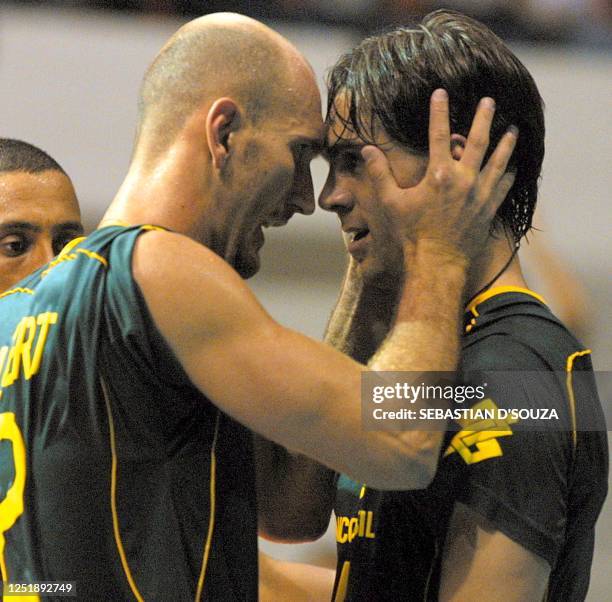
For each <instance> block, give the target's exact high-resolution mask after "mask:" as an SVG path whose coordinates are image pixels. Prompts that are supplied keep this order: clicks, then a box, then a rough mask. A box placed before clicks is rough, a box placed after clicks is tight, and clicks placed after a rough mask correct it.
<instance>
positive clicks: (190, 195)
mask: <svg viewBox="0 0 612 602" xmlns="http://www.w3.org/2000/svg"><path fill="white" fill-rule="evenodd" d="M197 159H198V158H197V157H194V152H193V150H191V149H189V148H186V145H185V144H181V143H180V142H178V143H177V144H175V145H173V146H172V147H171V148H170V149H169V150H168V151H167V152H165V153H164V154H163V155H161V156H160V157H159V158H157V159H156V160H154V161H145V160H143V159H142V158H139V156H138V155H136V156H135V158H134V160H133V161H132V164H131V166H130V170H129V172H128V174H127V176H126V178H125V180H124V181H123V183H122V185H121V187H120V188H119V191H118V192H117V195H116V196H115V198H114V199H113V202H112V203H111V205H110V206H109V208H108V209H107V211H106V213H105V214H104V216H103V218H102V222H101V223H100V225H101V226H103V225H104V224H106V223H109V222H122V223H126V224H129V225H135V224H154V225H158V226H163V227H165V228H168V229H170V230H173V231H175V232H180V233H181V234H185V235H187V236H190V237H191V238H194V239H196V240H200V241H201V242H204V241H202V238H203V234H202V232H203V225H202V223H201V222H202V218H203V214H204V212H205V211H204V210H205V207H204V206H203V205H204V204H205V202H206V200H205V199H203V198H202V197H203V195H202V193H201V191H202V190H203V189H204V184H203V182H202V181H201V180H200V179H199V177H198V174H204V177H206V174H207V170H206V169H205V167H204V166H203V165H200V164H199V163H198V161H197Z"/></svg>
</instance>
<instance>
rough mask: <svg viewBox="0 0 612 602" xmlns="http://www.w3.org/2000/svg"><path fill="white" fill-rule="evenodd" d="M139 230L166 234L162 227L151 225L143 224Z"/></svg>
mask: <svg viewBox="0 0 612 602" xmlns="http://www.w3.org/2000/svg"><path fill="white" fill-rule="evenodd" d="M140 229H141V230H147V231H149V230H159V231H160V232H167V231H168V230H167V229H166V228H164V227H163V226H154V225H152V224H145V225H144V226H140Z"/></svg>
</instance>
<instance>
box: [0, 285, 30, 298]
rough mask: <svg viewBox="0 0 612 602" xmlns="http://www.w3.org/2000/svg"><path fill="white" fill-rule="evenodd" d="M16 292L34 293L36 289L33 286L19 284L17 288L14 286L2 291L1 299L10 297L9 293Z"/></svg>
mask: <svg viewBox="0 0 612 602" xmlns="http://www.w3.org/2000/svg"><path fill="white" fill-rule="evenodd" d="M15 293H23V294H24V295H33V294H34V291H33V290H32V289H31V288H23V287H21V286H18V287H17V288H12V289H11V290H9V291H4V292H3V293H0V299H2V297H8V296H9V295H14V294H15Z"/></svg>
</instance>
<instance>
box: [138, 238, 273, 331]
mask: <svg viewBox="0 0 612 602" xmlns="http://www.w3.org/2000/svg"><path fill="white" fill-rule="evenodd" d="M132 272H133V277H134V280H135V282H136V284H137V285H138V287H139V288H140V290H141V292H142V295H143V297H144V300H145V303H146V305H147V307H148V309H149V312H150V313H151V315H152V317H153V320H154V321H155V322H156V323H157V324H158V326H162V332H164V331H166V332H168V333H174V334H175V335H176V336H179V337H180V336H185V337H187V338H193V337H197V336H198V335H206V336H207V337H215V335H221V334H227V333H228V332H230V331H231V332H235V331H236V330H239V329H241V328H246V327H247V324H248V323H249V321H253V322H255V321H257V320H258V318H261V317H262V316H263V315H267V314H265V311H264V310H263V308H262V307H261V305H259V303H258V302H257V300H256V298H255V296H254V295H253V293H252V292H251V290H250V289H249V287H248V286H247V285H246V283H245V282H244V280H243V279H242V278H241V277H240V275H239V274H238V273H237V272H236V271H235V270H234V269H233V268H232V266H230V265H229V264H228V263H227V262H226V261H225V260H223V259H222V258H221V257H219V256H218V255H217V254H216V253H214V252H213V251H212V250H210V249H209V248H207V247H205V246H204V245H202V244H200V243H198V242H196V241H194V240H192V239H190V238H188V237H187V236H184V235H181V234H177V233H173V232H167V231H157V230H154V231H150V232H144V233H143V234H141V235H140V236H139V238H138V240H137V242H136V244H135V247H134V253H133V257H132Z"/></svg>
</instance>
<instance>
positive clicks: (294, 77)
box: [137, 13, 316, 151]
mask: <svg viewBox="0 0 612 602" xmlns="http://www.w3.org/2000/svg"><path fill="white" fill-rule="evenodd" d="M305 73H306V75H307V77H308V76H310V78H311V79H312V81H313V82H314V81H315V80H314V75H313V73H312V70H311V68H310V66H309V65H308V63H307V62H306V61H305V59H304V58H303V57H302V56H301V54H300V53H299V52H298V51H297V50H296V49H295V48H294V47H293V46H292V45H291V44H290V43H289V42H288V41H287V40H286V39H285V38H283V37H282V36H281V35H279V34H278V33H276V32H275V31H273V30H271V29H270V28H268V27H266V26H265V25H263V24H262V23H259V22H258V21H255V20H254V19H250V18H248V17H244V16H242V15H236V14H232V13H217V14H213V15H207V16H205V17H201V18H200V19H196V20H194V21H191V22H190V23H188V24H187V25H185V26H184V27H182V28H181V29H179V31H178V32H177V33H176V34H175V35H174V36H173V37H172V38H171V39H170V40H169V41H168V43H167V44H166V45H165V46H164V48H163V49H162V50H161V51H160V53H159V54H158V56H157V58H156V59H155V61H154V62H153V64H152V65H151V66H150V67H149V69H148V70H147V72H146V74H145V77H144V80H143V83H142V87H141V92H140V98H139V125H138V141H137V143H138V142H139V141H140V138H141V137H142V136H143V134H146V136H147V140H148V143H149V144H151V145H152V146H153V147H154V148H156V149H157V150H159V151H163V150H164V149H165V148H167V146H168V145H170V144H171V143H172V142H173V141H174V139H175V138H176V135H177V134H178V132H179V131H180V130H181V127H182V126H183V124H184V123H185V121H186V119H187V118H188V117H189V116H190V115H191V114H192V113H193V112H194V111H195V110H196V109H198V108H200V107H202V106H203V105H205V104H206V103H207V102H209V101H212V100H214V99H215V98H219V97H221V96H228V97H231V98H232V99H233V100H235V101H236V102H238V103H239V104H240V105H241V107H242V110H243V116H244V118H245V119H246V120H248V121H250V122H251V123H252V124H256V123H258V122H259V121H260V120H265V119H266V118H268V117H270V116H272V115H275V116H277V115H278V114H279V113H283V114H284V113H286V112H288V111H291V110H292V109H293V107H294V106H295V105H296V103H298V102H299V98H300V93H299V92H298V82H300V85H302V86H303V81H304V79H305V77H304V76H305ZM307 77H306V79H307ZM314 85H316V83H315V84H314Z"/></svg>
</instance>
